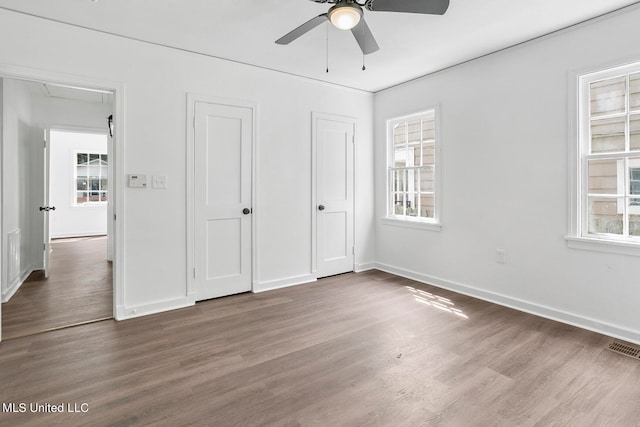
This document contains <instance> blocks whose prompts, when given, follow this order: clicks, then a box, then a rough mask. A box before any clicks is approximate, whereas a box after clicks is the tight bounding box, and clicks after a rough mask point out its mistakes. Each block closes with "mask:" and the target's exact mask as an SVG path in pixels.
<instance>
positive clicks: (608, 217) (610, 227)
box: [589, 197, 623, 234]
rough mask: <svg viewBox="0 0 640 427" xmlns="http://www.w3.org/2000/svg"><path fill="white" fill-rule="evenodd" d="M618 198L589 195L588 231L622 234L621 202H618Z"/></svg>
mask: <svg viewBox="0 0 640 427" xmlns="http://www.w3.org/2000/svg"><path fill="white" fill-rule="evenodd" d="M619 200H621V199H617V198H599V197H589V233H609V234H622V232H623V226H622V204H620V205H619V204H618V201H619ZM618 207H619V208H620V209H618Z"/></svg>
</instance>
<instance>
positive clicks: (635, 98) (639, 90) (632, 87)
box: [629, 73, 640, 110]
mask: <svg viewBox="0 0 640 427" xmlns="http://www.w3.org/2000/svg"><path fill="white" fill-rule="evenodd" d="M629 108H630V109H631V110H640V73H636V74H631V75H630V76H629Z"/></svg>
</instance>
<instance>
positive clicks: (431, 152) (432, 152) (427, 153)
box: [416, 142, 436, 166]
mask: <svg viewBox="0 0 640 427" xmlns="http://www.w3.org/2000/svg"><path fill="white" fill-rule="evenodd" d="M435 161H436V146H435V144H434V143H433V142H428V143H424V144H422V163H416V165H418V164H419V165H420V166H424V165H433V164H434V163H435Z"/></svg>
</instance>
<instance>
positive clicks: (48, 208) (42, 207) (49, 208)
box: [40, 206, 56, 212]
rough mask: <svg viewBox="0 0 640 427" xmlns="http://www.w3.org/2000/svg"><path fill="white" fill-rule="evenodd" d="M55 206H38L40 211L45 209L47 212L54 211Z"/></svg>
mask: <svg viewBox="0 0 640 427" xmlns="http://www.w3.org/2000/svg"><path fill="white" fill-rule="evenodd" d="M55 210H56V207H55V206H51V207H49V206H40V211H45V212H49V211H55Z"/></svg>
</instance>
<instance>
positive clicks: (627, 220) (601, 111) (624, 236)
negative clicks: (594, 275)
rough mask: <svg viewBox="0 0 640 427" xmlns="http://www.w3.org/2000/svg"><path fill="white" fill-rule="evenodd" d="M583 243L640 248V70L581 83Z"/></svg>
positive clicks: (628, 69) (634, 67)
mask: <svg viewBox="0 0 640 427" xmlns="http://www.w3.org/2000/svg"><path fill="white" fill-rule="evenodd" d="M580 94H581V95H580V96H581V101H580V106H581V109H580V158H581V172H580V175H581V176H580V182H582V184H581V196H580V206H579V211H580V215H581V221H582V227H581V235H582V236H583V237H597V238H601V239H609V240H615V241H621V240H623V241H628V242H633V243H640V64H635V65H631V66H626V67H622V68H616V69H612V70H606V71H603V72H598V73H593V74H589V75H584V76H581V77H580Z"/></svg>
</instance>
